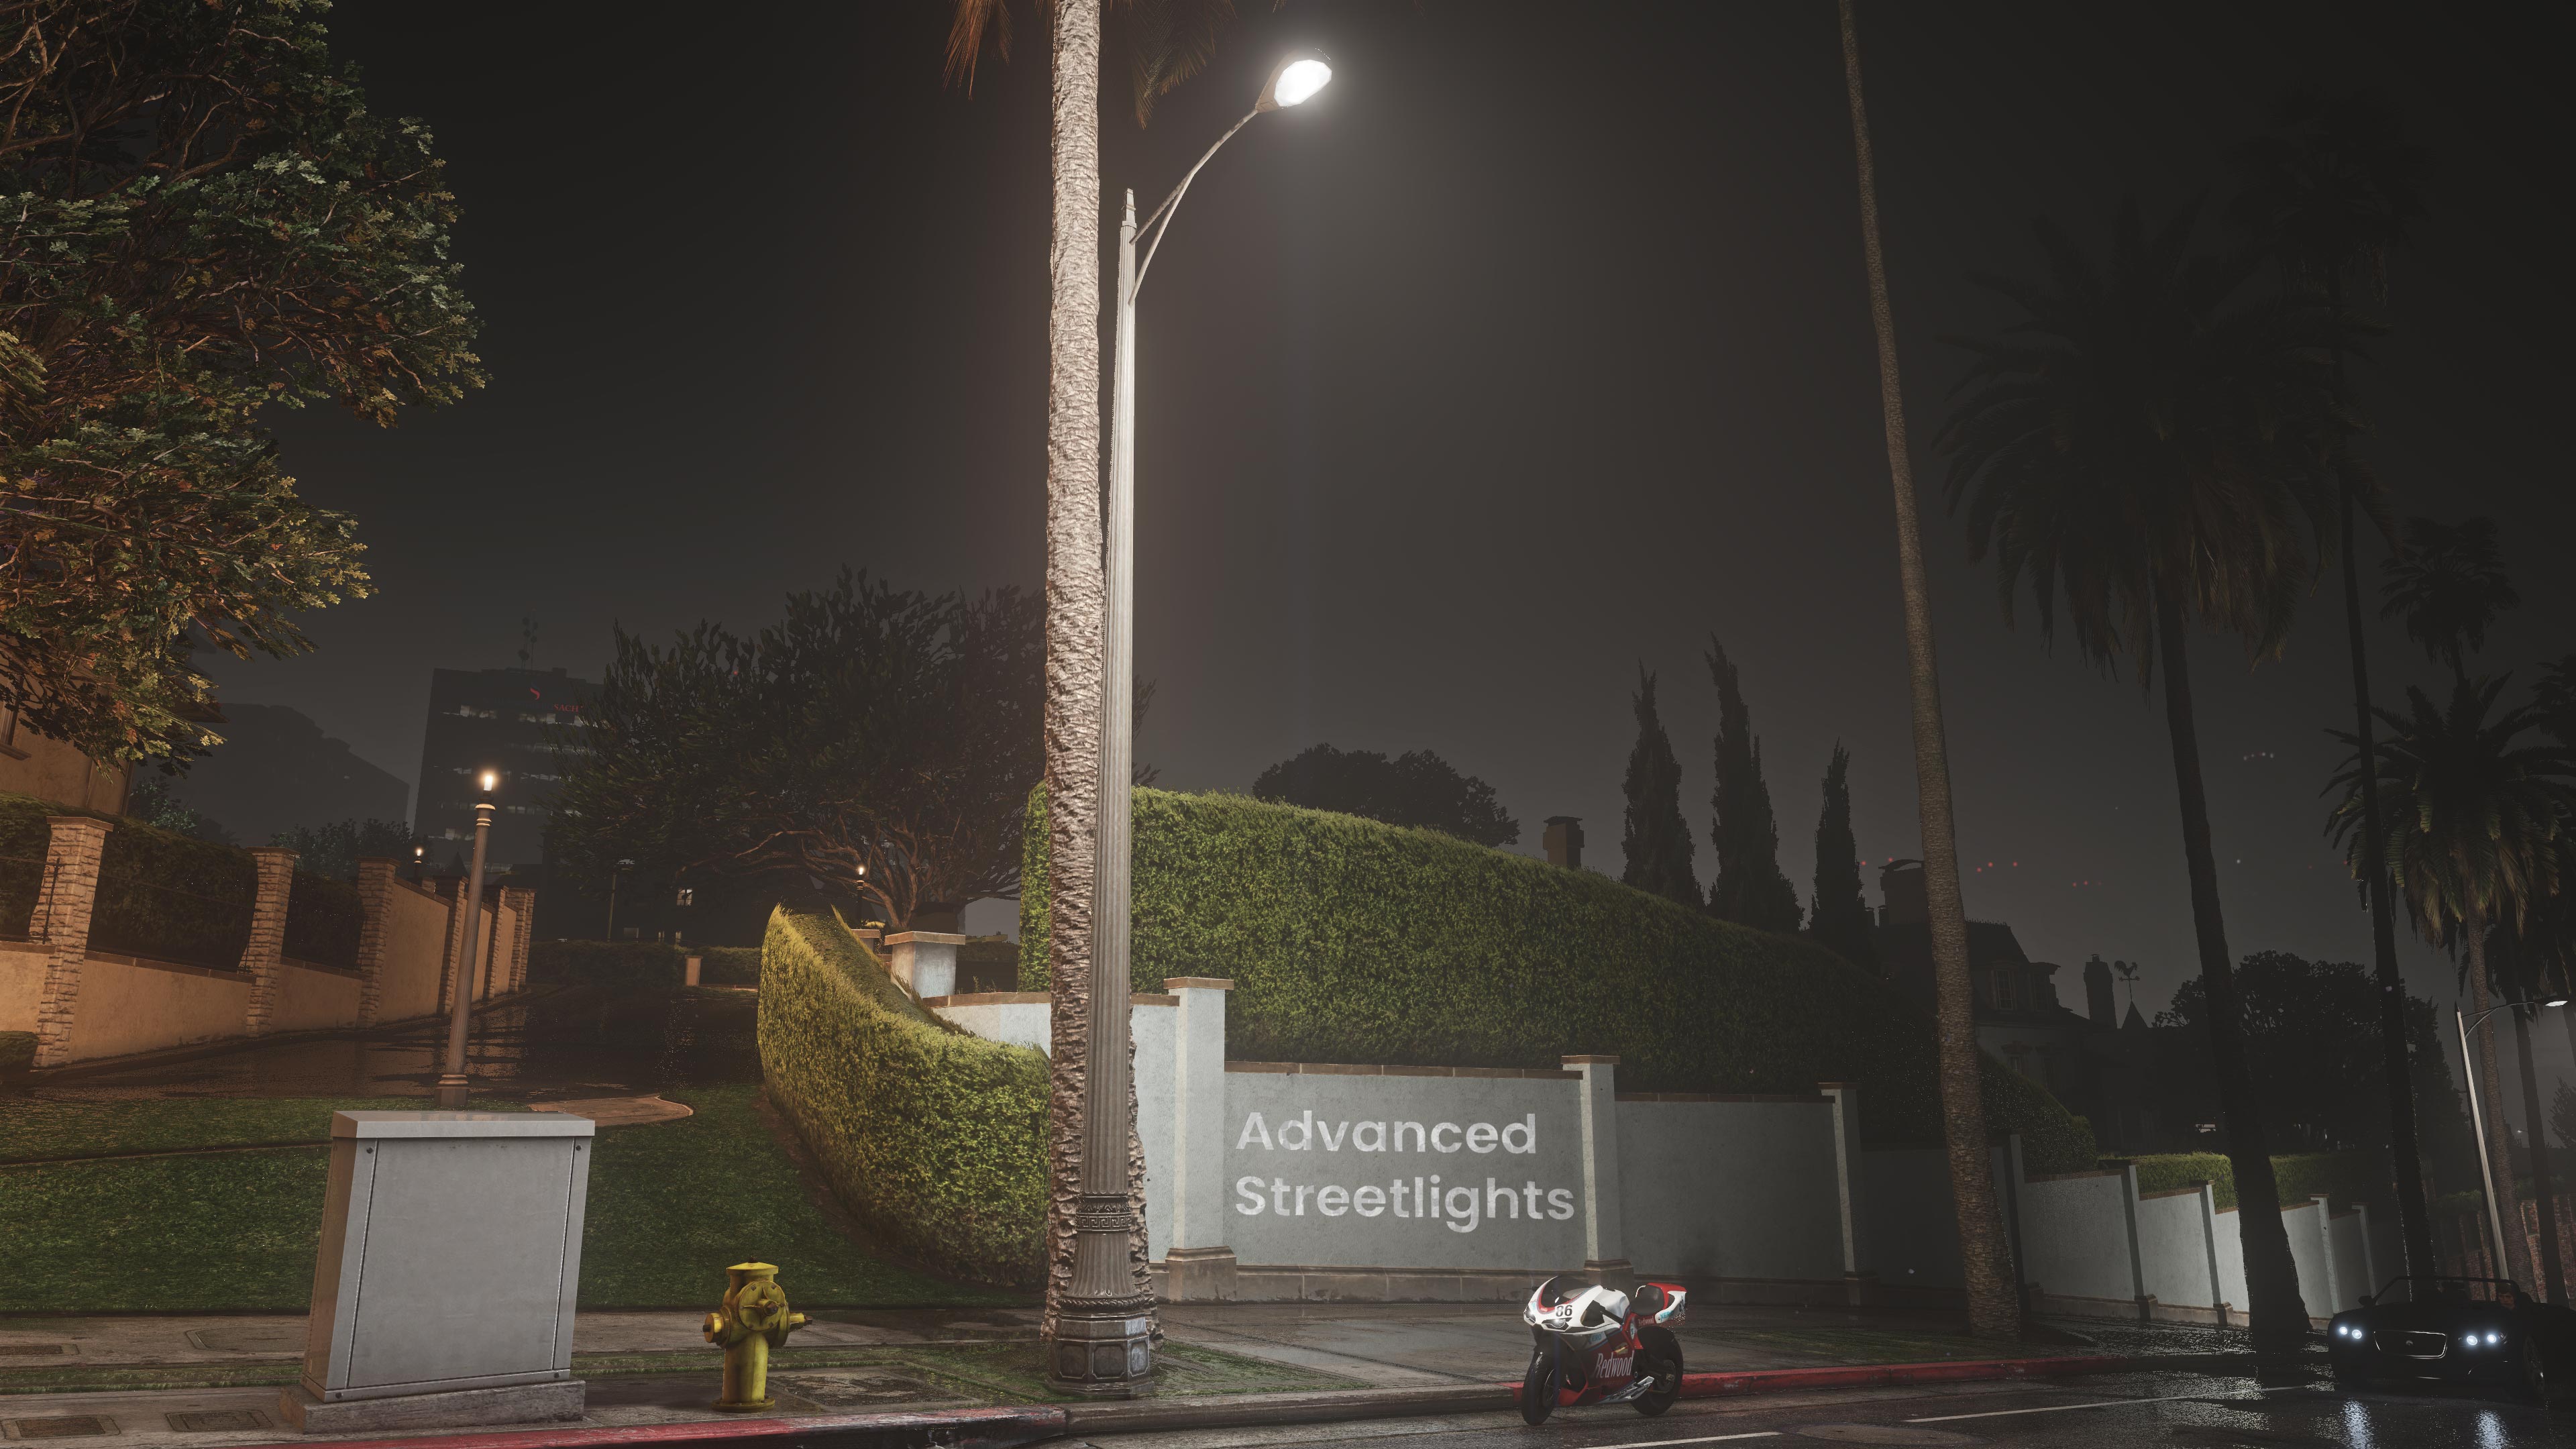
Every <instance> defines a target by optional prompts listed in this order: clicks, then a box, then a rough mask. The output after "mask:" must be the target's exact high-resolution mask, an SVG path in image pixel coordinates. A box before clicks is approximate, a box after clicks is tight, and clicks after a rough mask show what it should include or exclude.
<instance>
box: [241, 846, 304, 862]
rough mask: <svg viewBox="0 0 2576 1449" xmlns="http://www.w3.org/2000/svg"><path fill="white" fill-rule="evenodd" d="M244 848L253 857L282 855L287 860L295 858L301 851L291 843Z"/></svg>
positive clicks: (299, 855) (297, 857) (298, 856)
mask: <svg viewBox="0 0 2576 1449" xmlns="http://www.w3.org/2000/svg"><path fill="white" fill-rule="evenodd" d="M244 848H245V849H247V850H248V851H249V852H250V854H251V856H252V858H253V859H257V858H258V857H260V856H264V855H282V856H285V857H286V858H287V859H288V860H295V859H299V858H300V857H301V855H302V852H300V851H298V850H297V849H296V848H295V847H294V846H291V845H253V846H246V847H244Z"/></svg>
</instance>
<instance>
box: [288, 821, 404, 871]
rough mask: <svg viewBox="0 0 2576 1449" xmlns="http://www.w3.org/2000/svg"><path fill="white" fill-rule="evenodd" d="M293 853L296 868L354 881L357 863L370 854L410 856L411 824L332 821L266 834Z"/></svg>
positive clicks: (398, 857) (401, 858) (391, 857)
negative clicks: (325, 823)
mask: <svg viewBox="0 0 2576 1449" xmlns="http://www.w3.org/2000/svg"><path fill="white" fill-rule="evenodd" d="M268 843H269V844H271V845H283V846H285V847H286V848H287V849H289V850H292V851H294V852H295V854H296V860H295V868H296V869H297V870H304V871H311V872H312V873H313V874H315V875H324V876H329V877H330V878H331V879H333V880H355V879H357V876H358V862H359V861H360V860H361V859H363V858H365V857H367V856H371V855H377V856H385V857H388V858H390V859H394V860H408V859H410V858H411V827H410V826H408V825H405V824H403V823H402V822H401V821H399V820H372V819H370V820H334V821H332V822H331V823H329V824H327V825H299V826H296V827H295V828H294V829H293V830H281V831H279V832H277V833H276V834H275V835H272V836H270V837H269V840H268Z"/></svg>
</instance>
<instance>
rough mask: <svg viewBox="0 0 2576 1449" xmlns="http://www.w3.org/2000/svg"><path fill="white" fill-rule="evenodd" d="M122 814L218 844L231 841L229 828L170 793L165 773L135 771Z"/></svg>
mask: <svg viewBox="0 0 2576 1449" xmlns="http://www.w3.org/2000/svg"><path fill="white" fill-rule="evenodd" d="M125 816H126V818H127V819H129V820H140V821H142V822H143V823H144V824H146V825H156V826H159V827H160V828H161V829H163V830H168V831H174V832H176V833H178V834H180V835H185V836H188V837H190V838H192V839H196V840H211V841H213V842H215V843H216V844H217V845H230V844H232V843H233V834H232V832H231V831H229V830H226V829H225V828H223V827H222V826H221V825H218V824H216V823H215V822H214V821H212V820H209V819H207V818H206V817H205V816H203V815H200V814H198V813H197V812H196V811H195V810H194V809H192V808H190V807H188V806H186V805H182V804H180V803H179V800H178V797H177V796H174V795H172V794H171V793H170V777H169V776H167V775H161V774H152V775H145V774H142V773H140V772H139V771H138V772H137V774H136V775H135V778H134V783H133V785H132V786H130V787H129V788H128V789H127V790H126V792H125Z"/></svg>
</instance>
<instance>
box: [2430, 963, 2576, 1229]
mask: <svg viewBox="0 0 2576 1449" xmlns="http://www.w3.org/2000/svg"><path fill="white" fill-rule="evenodd" d="M2566 1004H2567V998H2565V997H2563V996H2562V997H2559V998H2556V999H2555V1000H2550V1001H2544V1002H2542V1003H2540V1005H2541V1006H2542V1007H2543V1008H2544V1009H2546V1008H2549V1007H2555V1006H2565V1005H2566ZM2511 1009H2512V1007H2511V1003H2507V1004H2506V1005H2504V1006H2490V1007H2488V1008H2487V1009H2486V1010H2484V1011H2481V1012H2479V1013H2478V1014H2477V1015H2476V1016H2463V1015H2462V1014H2460V1013H2459V1012H2457V1011H2454V1012H2452V1013H2451V1020H2452V1021H2453V1022H2455V1023H2456V1024H2457V1025H2458V1026H2459V1029H2460V1079H2461V1080H2462V1081H2465V1082H2467V1083H2468V1084H2469V1130H2470V1131H2471V1132H2473V1133H2475V1134H2476V1135H2477V1139H2478V1186H2479V1187H2480V1188H2481V1189H2483V1190H2484V1191H2485V1193H2486V1195H2487V1227H2488V1228H2489V1229H2490V1230H2492V1231H2493V1232H2494V1233H2495V1253H2496V1261H2495V1270H2496V1276H2498V1277H2500V1278H2510V1277H2512V1276H2513V1272H2512V1270H2511V1269H2510V1268H2508V1267H2507V1266H2506V1265H2507V1264H2509V1263H2511V1262H2512V1261H2513V1259H2512V1258H2510V1257H2508V1256H2507V1255H2506V1254H2505V1250H2504V1209H2503V1207H2502V1206H2500V1205H2499V1204H2498V1203H2497V1201H2496V1190H2495V1164H2494V1163H2493V1162H2491V1161H2489V1160H2488V1157H2487V1119H2486V1109H2485V1108H2484V1107H2482V1106H2481V1105H2479V1102H2478V1065H2477V1059H2476V1058H2475V1057H2472V1056H2470V1055H2469V1028H2470V1027H2473V1026H2474V1027H2478V1028H2481V1029H2483V1028H2484V1027H2485V1025H2486V1019H2487V1018H2488V1017H2490V1016H2493V1015H2495V1014H2496V1013H2497V1012H2499V1011H2507V1010H2511ZM2531 1130H2532V1131H2533V1132H2534V1133H2538V1132H2539V1131H2540V1124H2539V1123H2537V1122H2534V1123H2532V1124H2531ZM2511 1165H2512V1164H2510V1163H2508V1164H2506V1166H2507V1167H2510V1166H2511Z"/></svg>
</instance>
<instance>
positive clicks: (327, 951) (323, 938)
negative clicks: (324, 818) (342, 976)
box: [286, 870, 366, 971]
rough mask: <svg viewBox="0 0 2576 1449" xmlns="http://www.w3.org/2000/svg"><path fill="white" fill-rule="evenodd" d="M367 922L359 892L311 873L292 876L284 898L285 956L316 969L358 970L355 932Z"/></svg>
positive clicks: (354, 888)
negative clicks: (334, 967) (292, 884)
mask: <svg viewBox="0 0 2576 1449" xmlns="http://www.w3.org/2000/svg"><path fill="white" fill-rule="evenodd" d="M365 921H366V908H365V907H364V906H363V905H362V904H361V903H360V902H359V899H358V888H357V887H356V886H354V885H351V884H349V883H348V882H347V881H344V880H333V879H332V878H331V877H329V876H327V875H315V874H313V873H312V872H311V871H307V870H299V871H297V872H296V873H295V885H294V886H293V888H292V889H290V890H289V891H288V892H287V896H286V954H287V955H289V956H292V957H294V958H295V959H296V960H298V961H310V962H312V963H313V964H314V965H316V966H337V967H340V968H341V969H342V970H346V971H354V970H356V969H357V968H358V932H359V929H360V927H362V926H363V925H364V924H365Z"/></svg>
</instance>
